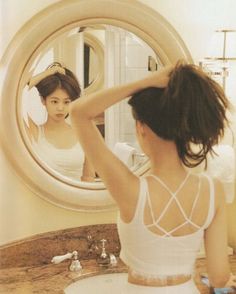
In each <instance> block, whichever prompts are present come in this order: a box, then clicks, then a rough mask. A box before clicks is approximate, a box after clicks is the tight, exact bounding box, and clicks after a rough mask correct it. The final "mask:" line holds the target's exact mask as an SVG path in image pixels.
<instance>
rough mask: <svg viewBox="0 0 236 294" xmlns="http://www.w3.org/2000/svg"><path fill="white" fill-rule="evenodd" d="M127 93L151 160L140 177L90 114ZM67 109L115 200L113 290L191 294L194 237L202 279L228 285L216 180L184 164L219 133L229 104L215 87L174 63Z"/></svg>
mask: <svg viewBox="0 0 236 294" xmlns="http://www.w3.org/2000/svg"><path fill="white" fill-rule="evenodd" d="M131 95H133V96H132V98H131V99H130V100H129V104H130V105H131V107H132V112H133V115H134V118H135V120H136V130H137V138H138V141H139V144H140V146H141V148H142V149H143V151H144V153H145V154H146V155H147V156H148V157H149V159H150V164H151V168H150V174H149V175H147V176H146V177H141V178H139V177H138V176H136V175H135V174H133V173H132V172H131V171H130V170H129V169H128V168H127V167H126V166H125V165H124V164H123V163H122V162H121V161H120V160H119V159H118V158H117V157H116V156H115V155H114V154H113V153H112V152H111V151H110V150H109V149H108V148H107V147H106V145H105V144H104V141H103V140H102V138H101V136H100V134H99V132H98V131H97V129H96V127H95V126H94V124H93V118H94V117H96V115H97V114H98V113H101V112H102V111H104V110H105V109H106V108H108V107H109V106H111V105H113V104H115V103H117V102H119V101H121V100H122V99H125V98H126V97H129V96H131ZM71 106H72V108H71V119H72V125H73V127H74V129H75V131H76V133H77V135H78V138H79V140H80V143H81V145H82V147H83V149H84V150H85V151H86V154H87V156H88V158H89V159H90V160H91V162H92V164H93V165H94V167H95V168H96V171H97V172H98V174H99V176H100V177H101V179H102V180H103V181H104V183H105V185H106V187H107V188H108V190H109V191H110V193H111V195H112V197H113V198H114V199H115V201H116V202H117V204H118V207H119V211H120V215H119V219H118V232H119V236H120V240H121V254H120V256H121V258H122V259H123V261H124V262H125V263H126V264H127V265H128V267H129V273H128V283H127V285H126V289H124V291H123V292H122V293H145V294H146V293H160V294H162V293H175V294H176V293H181V294H185V293H186V294H195V293H199V291H198V289H197V287H196V286H195V284H194V281H193V270H194V263H195V259H196V256H197V253H198V251H199V248H200V245H201V242H202V240H203V239H204V242H205V249H206V261H207V271H208V275H209V280H210V283H211V285H212V286H213V287H223V286H225V285H226V284H227V285H231V286H235V285H236V283H235V281H233V276H232V278H231V279H230V269H229V264H228V259H227V233H226V216H225V201H224V196H223V192H222V191H223V190H222V187H221V186H220V184H219V183H218V182H216V181H213V180H212V179H211V178H209V177H207V176H204V175H196V174H194V173H193V174H191V173H190V172H189V171H188V169H187V168H186V167H194V166H197V165H198V164H200V163H201V162H202V161H204V160H205V159H206V155H207V153H208V152H210V151H211V150H212V147H213V145H214V144H217V143H218V141H219V140H220V138H221V137H222V136H223V133H224V127H225V125H226V124H227V119H226V114H225V113H226V109H227V107H228V102H227V99H226V97H225V96H224V93H223V91H222V89H221V88H220V86H219V85H218V84H217V83H216V82H214V81H213V80H211V79H210V78H209V77H208V76H207V75H205V74H204V73H203V72H202V71H201V70H200V69H198V68H197V67H196V66H194V65H187V64H181V63H178V64H177V65H176V66H175V67H167V68H164V69H162V70H160V71H158V72H156V73H154V74H152V75H150V76H148V77H147V78H145V79H143V80H140V81H137V82H133V83H130V84H126V85H123V86H119V87H115V88H112V89H107V90H103V91H100V92H97V93H94V94H91V95H89V96H88V97H86V98H85V97H82V98H80V99H79V100H77V101H75V102H73V103H72V105H71ZM85 130H86V131H85ZM193 145H194V146H193Z"/></svg>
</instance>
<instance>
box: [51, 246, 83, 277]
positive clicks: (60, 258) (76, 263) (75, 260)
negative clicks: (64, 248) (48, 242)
mask: <svg viewBox="0 0 236 294" xmlns="http://www.w3.org/2000/svg"><path fill="white" fill-rule="evenodd" d="M66 259H73V260H72V262H71V265H70V267H69V269H70V271H72V272H78V271H80V270H81V269H82V266H81V264H80V261H79V260H78V252H77V251H73V252H72V253H70V252H68V253H66V254H65V255H58V256H54V257H53V258H52V260H51V262H52V263H54V264H58V263H61V262H62V261H64V260H66Z"/></svg>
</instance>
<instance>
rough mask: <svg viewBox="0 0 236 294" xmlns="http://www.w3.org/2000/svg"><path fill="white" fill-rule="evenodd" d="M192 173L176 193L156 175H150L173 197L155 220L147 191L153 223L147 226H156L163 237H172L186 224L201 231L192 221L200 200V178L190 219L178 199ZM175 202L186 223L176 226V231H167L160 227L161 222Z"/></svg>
mask: <svg viewBox="0 0 236 294" xmlns="http://www.w3.org/2000/svg"><path fill="white" fill-rule="evenodd" d="M189 175H190V173H187V175H186V177H185V178H184V180H183V181H182V182H181V183H180V185H179V187H178V188H177V190H176V191H175V192H173V191H171V189H170V188H169V187H168V186H167V185H166V184H165V183H164V182H163V181H162V180H161V179H160V178H158V177H157V176H155V175H150V177H152V178H154V179H155V180H157V181H158V182H159V183H160V184H161V185H162V186H163V187H164V188H165V189H166V190H167V192H168V193H169V194H170V195H171V197H170V199H169V200H168V202H167V203H166V205H165V207H164V209H163V210H162V212H161V213H160V215H159V217H158V218H157V219H155V215H154V212H153V207H152V203H151V199H150V194H149V191H148V190H147V202H148V206H149V209H150V214H151V218H152V223H151V224H149V225H146V226H147V227H152V226H155V227H156V228H157V229H159V230H160V231H161V232H163V233H164V235H163V236H172V234H173V233H174V232H175V231H177V230H178V229H180V228H181V227H183V226H184V225H186V224H191V225H192V226H194V227H195V228H197V229H199V228H200V226H199V225H197V224H195V223H194V222H193V221H192V216H193V212H194V209H195V207H196V204H197V201H198V199H199V195H200V187H201V179H200V177H199V181H198V188H197V194H196V197H195V199H194V202H193V205H192V208H191V211H190V215H189V217H188V216H187V214H186V213H185V211H184V209H183V207H182V205H181V203H180V202H179V199H178V198H177V197H176V196H177V194H178V193H179V191H180V190H181V189H182V188H183V186H184V185H185V183H186V182H187V180H188V178H189ZM173 201H175V203H176V204H177V206H178V208H179V210H180V212H181V214H182V215H183V218H184V221H183V223H182V224H180V225H178V226H176V227H175V228H174V229H172V230H170V231H167V230H165V229H164V228H163V227H162V226H160V224H159V223H160V221H161V219H162V218H163V217H164V215H165V214H166V212H167V210H168V208H169V207H170V205H171V203H172V202H173Z"/></svg>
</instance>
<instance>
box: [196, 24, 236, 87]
mask: <svg viewBox="0 0 236 294" xmlns="http://www.w3.org/2000/svg"><path fill="white" fill-rule="evenodd" d="M209 49H210V50H209V52H208V56H207V57H205V58H204V59H203V60H202V61H200V62H199V65H200V66H201V67H202V68H203V70H204V71H206V72H208V74H209V75H210V76H212V77H213V78H214V79H216V80H217V81H218V82H219V83H221V84H222V87H223V89H224V90H225V83H226V77H227V76H228V75H229V71H228V68H229V62H230V61H236V30H225V29H223V30H216V31H215V33H214V35H213V38H212V40H211V42H210V46H209Z"/></svg>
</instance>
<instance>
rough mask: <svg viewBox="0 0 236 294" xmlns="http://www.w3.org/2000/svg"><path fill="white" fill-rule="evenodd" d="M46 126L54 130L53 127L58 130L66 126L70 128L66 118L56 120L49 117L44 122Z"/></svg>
mask: <svg viewBox="0 0 236 294" xmlns="http://www.w3.org/2000/svg"><path fill="white" fill-rule="evenodd" d="M44 126H45V127H46V128H48V129H51V130H53V129H56V130H58V129H60V130H62V129H64V128H68V124H67V123H66V121H65V120H60V121H55V120H53V119H50V118H48V119H47V121H46V123H45V124H44Z"/></svg>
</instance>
